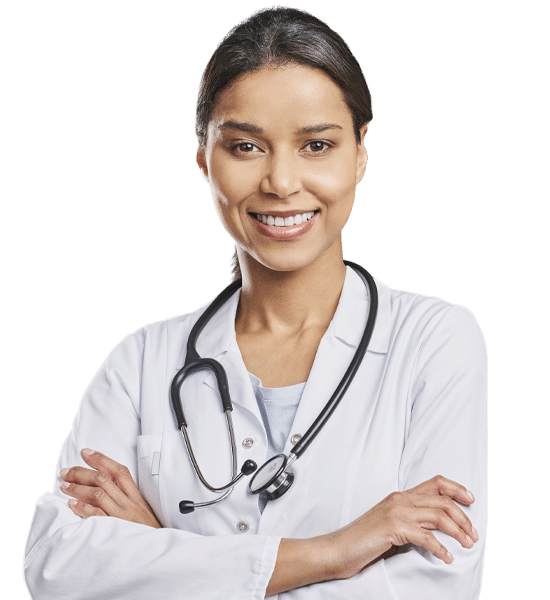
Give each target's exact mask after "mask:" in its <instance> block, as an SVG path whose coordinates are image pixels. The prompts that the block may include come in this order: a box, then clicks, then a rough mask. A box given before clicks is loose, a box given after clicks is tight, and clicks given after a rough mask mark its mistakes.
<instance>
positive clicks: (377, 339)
mask: <svg viewBox="0 0 550 600" xmlns="http://www.w3.org/2000/svg"><path fill="white" fill-rule="evenodd" d="M376 283H377V290H378V298H379V309H378V315H377V320H376V325H375V329H374V333H373V336H372V339H371V343H370V344H369V351H370V352H376V353H385V352H387V346H388V336H387V323H388V319H389V305H388V296H387V293H386V292H387V288H386V287H385V286H384V285H383V284H380V283H379V282H376ZM369 304H370V300H369V294H368V290H367V288H366V287H365V285H364V284H363V282H362V280H361V279H360V278H359V276H358V275H357V274H356V273H355V272H354V271H353V269H352V268H351V267H347V273H346V279H345V281H344V287H343V289H342V294H341V296H340V301H339V303H338V307H337V309H336V312H335V314H334V317H333V319H332V321H331V323H330V325H329V327H328V329H327V331H326V333H325V335H324V336H323V338H322V339H321V343H320V344H319V348H318V350H317V354H316V355H315V360H314V363H313V366H312V368H311V372H310V374H309V378H308V380H307V384H306V387H305V389H304V392H303V395H302V398H301V400H300V404H299V406H298V410H297V412H296V416H295V418H294V422H293V424H292V428H291V432H290V435H289V439H288V440H287V443H286V446H285V454H287V455H288V453H289V452H290V451H291V450H292V446H293V445H294V443H293V442H292V441H291V439H292V436H293V435H295V434H300V435H302V436H303V435H304V433H305V432H306V431H307V430H308V429H309V427H310V426H311V425H312V423H313V422H314V420H315V419H316V418H317V416H318V415H319V413H320V412H321V410H322V408H323V407H324V406H325V404H326V403H327V402H328V400H329V398H330V397H331V396H332V394H333V392H334V390H335V389H336V387H337V386H338V384H339V383H340V380H341V379H342V377H343V375H344V373H345V372H346V370H347V368H348V367H349V364H350V363H351V361H352V359H353V356H354V355H355V352H356V350H357V346H358V345H359V342H360V340H361V337H362V335H363V331H364V328H365V324H366V320H367V316H368V310H369ZM377 328H378V330H377ZM367 354H368V353H367ZM366 359H367V356H365V358H364V359H363V360H366ZM345 401H346V397H345V396H344V398H343V399H342V402H345ZM339 408H340V406H339V407H338V408H337V409H336V410H337V411H338V409H339ZM330 425H331V423H330V420H329V421H328V423H327V425H326V427H324V428H323V430H322V431H321V432H320V433H319V434H318V436H317V437H316V438H315V440H314V441H313V442H312V444H311V446H310V447H309V448H308V449H307V450H306V451H305V452H304V454H303V455H302V456H301V457H300V459H299V460H297V461H296V462H294V463H293V465H292V467H291V471H293V472H294V474H295V477H296V481H299V479H300V473H301V472H303V471H304V470H305V469H308V468H311V467H310V466H309V463H310V462H311V461H312V460H313V459H314V456H315V446H316V445H317V444H322V443H337V440H335V439H333V438H334V435H335V433H334V431H331V427H330ZM340 434H341V432H337V433H336V435H340ZM327 440H330V442H329V441H327ZM293 491H295V490H293V489H292V487H291V489H290V490H289V491H288V492H287V493H286V494H285V495H284V496H282V497H281V498H279V499H278V500H277V501H275V502H269V503H268V504H267V506H266V508H265V510H264V513H263V515H262V518H261V520H260V527H259V531H258V533H261V534H266V535H267V534H272V533H276V530H275V528H276V526H277V525H278V524H281V525H282V526H283V527H284V524H283V522H282V520H281V519H282V518H283V519H284V514H285V509H288V508H289V507H290V506H291V504H288V503H289V502H290V503H292V496H293Z"/></svg>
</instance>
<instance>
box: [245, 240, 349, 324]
mask: <svg viewBox="0 0 550 600" xmlns="http://www.w3.org/2000/svg"><path fill="white" fill-rule="evenodd" d="M329 250H330V251H326V252H324V253H323V254H321V255H320V256H319V257H318V258H317V259H316V260H315V261H314V262H313V263H311V264H309V265H307V266H305V267H303V268H301V269H298V270H293V271H274V270H272V269H269V268H267V267H266V266H264V265H263V264H261V263H259V262H258V261H256V260H255V259H253V258H252V257H251V256H250V255H248V254H246V253H239V263H240V266H241V271H242V276H243V287H242V291H241V299H240V303H239V308H238V311H237V318H236V322H235V328H236V331H237V333H245V332H252V331H258V330H262V329H263V330H268V331H270V332H272V333H274V334H283V335H284V334H292V333H296V332H300V331H303V330H305V329H308V328H309V327H321V328H323V329H324V330H326V328H327V327H328V325H329V323H330V321H331V320H332V317H333V316H334V313H335V311H336V307H337V306H338V301H339V299H340V294H341V292H342V287H343V285H344V279H345V275H346V267H345V265H344V262H343V258H342V246H341V244H338V245H337V246H336V247H335V248H330V249H329ZM241 255H242V256H241Z"/></svg>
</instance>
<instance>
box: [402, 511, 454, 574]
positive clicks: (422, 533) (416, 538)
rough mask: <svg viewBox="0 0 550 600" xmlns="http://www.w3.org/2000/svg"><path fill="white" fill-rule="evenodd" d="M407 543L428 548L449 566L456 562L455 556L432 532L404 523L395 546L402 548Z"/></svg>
mask: <svg viewBox="0 0 550 600" xmlns="http://www.w3.org/2000/svg"><path fill="white" fill-rule="evenodd" d="M406 543H410V544H414V545H415V546H421V547H422V548H426V550H428V552H431V553H432V554H433V555H434V556H437V558H440V559H441V560H442V561H443V562H445V563H447V564H451V563H452V562H453V560H454V557H453V555H452V554H451V553H450V552H449V551H448V550H447V548H445V546H444V545H443V544H442V543H441V542H440V541H439V540H438V539H437V538H436V537H435V535H434V534H433V533H432V532H431V531H428V530H427V529H424V528H422V527H418V526H417V525H413V524H411V523H407V522H406V521H403V522H402V523H401V531H400V535H399V537H398V538H397V543H396V542H394V544H395V545H396V546H402V545H403V544H406Z"/></svg>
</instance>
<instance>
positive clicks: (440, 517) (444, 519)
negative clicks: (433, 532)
mask: <svg viewBox="0 0 550 600" xmlns="http://www.w3.org/2000/svg"><path fill="white" fill-rule="evenodd" d="M416 510H417V512H416V514H415V522H416V523H417V524H418V525H419V526H420V527H423V528H424V529H437V530H438V531H442V532H443V533H446V534H447V535H450V536H451V537H453V538H454V539H455V540H457V541H458V542H459V543H460V544H462V546H464V548H472V546H473V545H474V540H473V539H472V538H471V537H470V536H469V535H468V534H467V533H466V532H465V531H464V529H462V528H461V527H459V526H458V525H457V524H456V522H455V521H454V520H453V519H451V517H449V515H448V514H447V513H446V512H445V511H444V510H441V509H439V508H418V509H416Z"/></svg>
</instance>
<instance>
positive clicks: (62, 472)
mask: <svg viewBox="0 0 550 600" xmlns="http://www.w3.org/2000/svg"><path fill="white" fill-rule="evenodd" d="M68 472H69V469H61V471H59V474H60V475H61V477H65V475H67V473H68Z"/></svg>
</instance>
